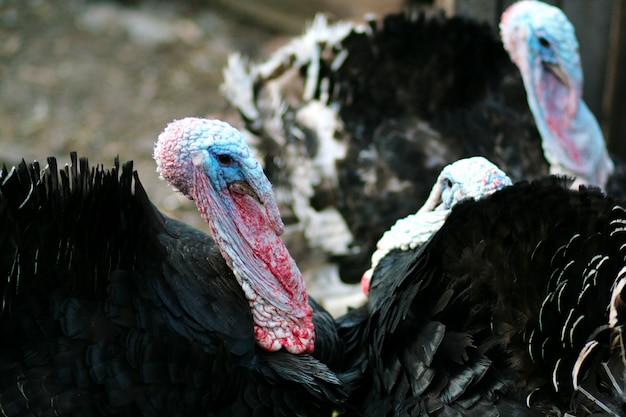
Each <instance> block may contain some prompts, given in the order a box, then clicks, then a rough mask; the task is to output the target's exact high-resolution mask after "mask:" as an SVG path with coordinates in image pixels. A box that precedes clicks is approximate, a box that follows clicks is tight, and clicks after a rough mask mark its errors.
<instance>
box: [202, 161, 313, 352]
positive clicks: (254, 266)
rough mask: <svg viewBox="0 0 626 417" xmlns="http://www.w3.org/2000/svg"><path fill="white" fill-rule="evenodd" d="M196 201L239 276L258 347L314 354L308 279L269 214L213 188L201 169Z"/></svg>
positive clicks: (232, 192)
mask: <svg viewBox="0 0 626 417" xmlns="http://www.w3.org/2000/svg"><path fill="white" fill-rule="evenodd" d="M197 168H198V170H197V172H198V173H197V175H196V181H195V191H194V199H195V200H196V204H197V205H198V208H199V210H200V214H201V215H202V217H203V218H204V219H205V220H206V221H207V222H208V223H209V225H210V227H211V231H212V234H213V236H214V237H215V239H216V241H217V242H218V245H219V247H220V251H221V252H222V255H223V256H224V258H225V259H226V261H227V262H228V264H229V266H230V267H231V269H232V270H233V272H234V273H235V276H236V277H237V280H238V281H239V283H240V285H241V287H242V289H243V291H244V293H245V295H246V298H247V299H248V302H249V303H250V308H251V311H252V315H253V318H254V322H255V327H254V332H255V336H256V340H257V343H258V344H259V346H261V347H262V348H264V349H266V350H270V351H276V350H279V349H281V348H283V347H284V348H285V349H286V350H287V351H289V352H291V353H303V352H307V353H311V352H312V351H313V346H314V341H315V333H314V329H313V322H312V310H311V307H310V306H309V304H308V297H307V293H306V289H305V288H304V279H303V278H302V274H301V273H300V271H299V270H298V267H297V266H296V264H295V261H294V260H293V258H292V257H291V255H290V254H289V252H288V251H287V248H286V247H285V245H284V243H283V241H282V239H281V238H280V236H279V235H278V234H277V233H276V231H275V230H274V229H272V228H271V227H268V215H267V213H266V211H265V209H264V208H263V207H262V206H261V205H260V204H259V202H258V201H256V199H255V198H254V197H252V196H250V195H248V194H246V193H243V192H242V190H241V189H240V186H239V185H238V184H237V183H235V184H230V185H228V186H227V187H226V188H225V189H222V190H220V191H217V190H215V188H214V187H213V186H212V185H211V183H210V181H209V180H208V178H207V176H206V175H205V174H204V171H203V169H202V167H200V166H198V167H197Z"/></svg>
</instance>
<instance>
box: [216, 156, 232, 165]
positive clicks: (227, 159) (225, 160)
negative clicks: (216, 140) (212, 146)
mask: <svg viewBox="0 0 626 417" xmlns="http://www.w3.org/2000/svg"><path fill="white" fill-rule="evenodd" d="M217 161H218V162H219V163H220V165H225V166H229V165H232V164H233V162H234V160H233V158H232V157H231V156H230V155H217Z"/></svg>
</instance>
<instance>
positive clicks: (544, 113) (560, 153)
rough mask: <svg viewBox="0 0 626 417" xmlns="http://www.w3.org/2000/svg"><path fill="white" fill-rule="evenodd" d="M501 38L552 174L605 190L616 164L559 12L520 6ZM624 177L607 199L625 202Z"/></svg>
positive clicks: (503, 24)
mask: <svg viewBox="0 0 626 417" xmlns="http://www.w3.org/2000/svg"><path fill="white" fill-rule="evenodd" d="M500 32H501V37H502V42H503V44H504V47H505V48H506V50H507V51H508V52H509V54H510V56H511V60H512V61H513V62H514V63H515V64H516V65H517V67H518V68H519V70H520V73H521V75H522V79H523V80H524V85H525V87H526V94H527V99H528V105H529V107H530V109H531V111H532V113H533V115H534V118H535V121H536V123H537V129H538V130H539V132H540V133H541V137H542V146H543V150H544V153H545V157H546V159H547V160H548V161H549V162H550V172H551V173H553V174H561V175H568V176H571V177H574V178H575V179H576V180H575V182H574V183H573V184H572V185H573V186H574V187H577V186H578V185H580V184H591V185H596V186H599V187H602V188H606V187H607V182H608V181H609V178H611V176H612V174H613V173H614V172H615V164H614V163H613V161H612V159H611V157H610V156H609V153H608V150H607V148H606V145H605V142H604V136H603V134H602V131H601V130H600V126H599V124H598V121H597V120H596V118H595V116H594V115H593V114H592V113H591V111H590V110H589V108H588V107H587V105H586V104H585V102H584V100H583V99H582V90H583V73H582V67H581V62H580V56H579V54H578V41H577V39H576V34H575V33H574V26H573V25H572V24H571V23H570V21H569V20H568V19H567V16H565V14H564V13H563V12H562V11H561V10H560V9H558V8H557V7H554V6H551V5H549V4H546V3H543V2H540V1H528V0H524V1H520V2H517V3H515V4H513V5H512V6H510V7H509V8H508V9H507V10H506V11H505V12H504V13H503V14H502V18H501V20H500ZM622 171H623V168H621V169H620V174H619V176H620V178H618V177H617V176H615V177H613V178H611V179H612V181H611V183H610V184H608V186H609V192H610V193H612V194H613V193H615V194H619V195H621V196H625V194H624V185H623V180H624V179H626V178H624V177H623V173H622ZM620 179H621V182H620Z"/></svg>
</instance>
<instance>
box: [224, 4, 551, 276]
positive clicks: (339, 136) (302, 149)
mask: <svg viewBox="0 0 626 417" xmlns="http://www.w3.org/2000/svg"><path fill="white" fill-rule="evenodd" d="M224 78H225V82H224V85H223V91H224V92H225V95H226V97H227V98H228V99H229V101H230V102H231V103H232V104H233V105H234V106H235V107H236V108H237V109H238V110H239V112H240V113H241V115H242V119H243V121H244V125H245V128H246V129H247V131H248V133H249V134H250V135H251V136H252V138H253V143H255V145H254V146H255V148H256V150H257V152H258V153H259V154H260V155H261V157H262V158H263V160H264V166H265V170H266V172H267V174H268V177H269V178H270V180H271V181H272V183H273V184H274V187H275V189H276V195H277V199H278V201H279V204H280V205H281V211H282V212H283V213H284V215H285V221H286V224H287V226H289V225H291V226H292V228H293V229H295V230H296V231H299V232H301V233H302V234H303V235H304V237H305V239H306V242H307V244H308V248H307V249H306V250H305V251H304V252H305V253H304V254H303V255H302V257H299V252H298V251H296V250H294V251H292V252H294V256H295V257H296V259H298V261H299V264H300V265H301V266H303V267H304V268H305V269H306V266H307V263H306V262H307V257H309V256H311V253H319V254H320V257H319V258H317V259H316V260H315V263H314V267H319V265H320V264H321V263H322V262H328V263H330V264H333V265H335V266H336V267H337V268H338V275H339V276H340V277H341V279H342V280H343V281H345V282H356V281H358V280H359V279H360V277H361V274H362V273H363V271H364V270H365V269H367V266H368V263H369V257H370V255H371V253H372V252H373V251H374V249H375V245H376V242H377V240H378V239H379V238H380V236H381V235H382V234H383V232H384V231H385V230H387V229H388V228H389V227H390V226H391V225H392V224H393V222H395V220H397V219H398V218H401V217H404V216H406V215H407V214H409V213H413V212H414V211H415V208H416V207H419V206H420V205H421V204H422V203H423V202H424V200H425V199H426V197H427V196H428V192H429V191H430V186H431V185H432V184H433V183H434V182H435V180H436V178H437V175H438V174H439V172H440V171H441V169H442V168H443V167H444V166H445V165H447V164H449V163H451V162H453V161H456V160H458V159H460V158H464V157H468V156H474V155H481V156H484V157H486V158H487V159H489V160H491V161H492V162H494V163H495V164H496V165H498V166H499V167H500V168H502V169H503V170H504V171H505V172H507V173H508V174H509V175H510V176H511V178H512V179H513V180H520V179H525V178H537V177H539V176H541V175H545V174H547V173H548V164H547V162H546V161H545V158H544V156H543V152H542V149H541V139H540V137H539V134H538V132H537V130H536V127H535V124H534V121H533V118H532V115H531V113H530V111H529V109H528V105H527V103H526V96H525V92H524V87H523V84H522V82H521V78H520V75H519V72H518V71H517V69H516V68H515V66H514V65H513V64H512V63H511V61H510V59H509V57H508V55H507V53H506V51H505V50H504V49H503V47H502V44H501V42H500V40H499V37H498V34H497V32H496V31H495V30H494V28H492V27H489V26H488V25H486V24H480V23H477V22H474V21H471V20H469V19H465V18H461V17H452V18H447V17H444V16H443V15H440V14H432V13H430V14H428V13H422V12H416V11H407V12H401V13H395V14H390V15H387V16H385V17H384V18H383V19H381V20H380V21H371V22H370V23H369V25H357V24H353V23H347V22H337V23H334V24H330V23H328V22H326V20H325V19H324V18H323V17H322V16H318V17H316V19H315V20H314V21H313V23H312V24H311V27H310V28H309V29H308V31H307V32H306V33H305V34H304V35H303V36H302V37H300V38H297V39H294V40H293V41H292V42H291V43H289V44H287V45H286V46H284V47H283V48H281V49H279V50H278V51H276V53H275V54H274V55H273V56H272V57H270V58H269V59H268V60H267V61H266V62H263V63H259V64H254V63H249V62H247V61H246V60H244V59H241V58H240V57H237V56H236V57H233V58H232V59H231V61H230V63H229V66H228V67H227V68H226V69H225V71H224ZM329 224H331V225H332V227H328V226H327V227H324V225H329ZM301 238H302V235H296V237H295V240H296V241H298V242H300V241H302V239H301ZM293 246H294V247H297V246H296V245H295V244H294V245H293Z"/></svg>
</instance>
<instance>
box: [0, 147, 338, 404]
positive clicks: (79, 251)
mask: <svg viewBox="0 0 626 417" xmlns="http://www.w3.org/2000/svg"><path fill="white" fill-rule="evenodd" d="M0 184H1V185H0V229H1V230H2V233H1V234H0V260H1V262H0V277H1V280H0V288H1V293H2V306H1V310H0V314H1V315H0V346H1V347H0V352H1V353H0V374H1V375H2V376H1V378H0V410H1V411H2V415H4V416H35V415H37V416H44V415H57V416H100V415H102V416H107V415H125V416H165V415H167V416H200V415H202V416H213V415H215V416H222V415H224V416H229V415H233V416H240V415H241V416H245V415H276V416H277V415H285V416H292V415H312V416H325V415H331V413H332V411H333V409H338V408H340V407H341V402H342V400H343V397H344V391H343V388H342V385H341V383H340V381H339V379H338V378H337V376H336V375H335V373H334V372H332V371H331V370H330V369H329V366H334V363H336V362H334V361H338V360H341V359H340V355H341V349H339V348H338V345H337V343H338V340H337V338H336V332H335V330H334V324H333V321H332V320H331V318H330V316H329V315H328V314H327V313H326V312H324V311H323V310H321V309H319V307H318V306H317V305H316V304H315V302H314V301H313V300H312V299H309V300H310V305H311V306H312V307H313V309H314V311H313V322H314V324H315V325H316V330H317V343H316V345H315V346H316V347H315V352H314V356H315V357H314V356H311V355H309V354H299V355H295V354H291V353H288V352H286V351H285V350H281V351H277V352H269V351H266V350H264V349H261V348H260V347H259V346H258V345H257V344H256V342H255V337H254V331H253V318H252V314H251V312H250V307H249V305H248V301H247V300H246V299H245V297H244V294H243V290H242V289H241V287H240V286H239V285H238V284H237V281H236V279H235V277H234V275H233V272H232V271H231V269H230V268H229V267H228V265H227V263H226V262H225V261H224V259H223V257H222V255H221V254H220V252H219V250H218V247H217V245H216V244H215V242H214V240H213V239H212V238H211V237H210V236H208V235H206V234H204V233H202V232H200V231H198V230H196V229H193V228H191V227H190V226H188V225H186V224H184V223H181V222H178V221H176V220H173V219H171V218H168V217H166V216H164V215H163V214H161V213H160V212H159V211H158V210H157V209H156V208H155V207H154V206H153V205H152V204H151V203H150V201H149V200H148V197H147V195H146V193H145V191H144V190H143V188H142V186H141V183H140V181H139V178H138V176H137V174H136V172H133V170H132V163H126V164H124V165H123V167H121V168H120V166H119V164H118V163H116V164H115V166H114V167H113V168H111V169H104V168H103V167H102V166H97V167H95V168H91V167H89V164H88V162H87V160H86V159H81V160H80V161H78V160H77V158H76V155H75V154H73V155H72V164H71V166H69V167H67V166H66V167H65V168H62V169H58V168H57V164H56V160H55V159H54V158H49V159H48V164H47V166H46V167H45V168H44V170H41V167H40V166H39V164H38V163H34V164H25V163H22V164H21V165H19V166H18V167H16V168H14V169H13V170H10V171H9V170H8V169H7V168H6V167H5V168H4V169H3V170H2V171H1V176H0ZM327 365H328V366H327Z"/></svg>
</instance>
